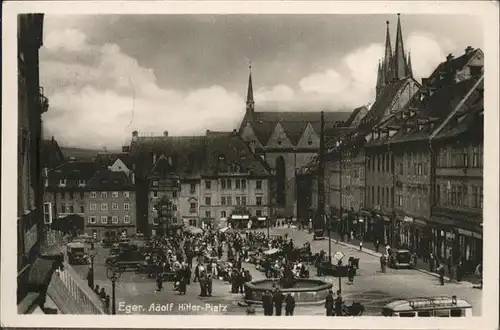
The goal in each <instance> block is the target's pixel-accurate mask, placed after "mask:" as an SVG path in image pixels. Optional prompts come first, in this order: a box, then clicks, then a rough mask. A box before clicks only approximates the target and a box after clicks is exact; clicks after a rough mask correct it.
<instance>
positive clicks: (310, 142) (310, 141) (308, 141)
mask: <svg viewBox="0 0 500 330" xmlns="http://www.w3.org/2000/svg"><path fill="white" fill-rule="evenodd" d="M312 143H313V141H312V139H311V137H309V140H307V144H309V145H311V144H312Z"/></svg>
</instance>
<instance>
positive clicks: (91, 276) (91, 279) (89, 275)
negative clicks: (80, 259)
mask: <svg viewBox="0 0 500 330" xmlns="http://www.w3.org/2000/svg"><path fill="white" fill-rule="evenodd" d="M87 284H88V286H89V288H91V289H92V288H93V287H94V272H93V271H92V269H91V268H89V270H88V272H87Z"/></svg>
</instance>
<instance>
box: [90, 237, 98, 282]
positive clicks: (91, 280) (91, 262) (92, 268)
mask: <svg viewBox="0 0 500 330" xmlns="http://www.w3.org/2000/svg"><path fill="white" fill-rule="evenodd" d="M96 252H97V251H96V250H95V249H94V247H93V246H92V247H91V249H90V250H89V253H88V255H89V258H90V271H89V278H88V284H89V287H90V288H91V289H94V273H95V272H94V258H95V256H96V254H97V253H96Z"/></svg>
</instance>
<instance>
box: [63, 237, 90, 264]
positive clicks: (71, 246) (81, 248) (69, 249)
mask: <svg viewBox="0 0 500 330" xmlns="http://www.w3.org/2000/svg"><path fill="white" fill-rule="evenodd" d="M66 254H67V256H68V261H69V264H70V265H75V264H83V265H86V264H88V257H87V252H86V249H85V245H84V244H83V243H81V242H76V243H75V242H72V243H68V244H66Z"/></svg>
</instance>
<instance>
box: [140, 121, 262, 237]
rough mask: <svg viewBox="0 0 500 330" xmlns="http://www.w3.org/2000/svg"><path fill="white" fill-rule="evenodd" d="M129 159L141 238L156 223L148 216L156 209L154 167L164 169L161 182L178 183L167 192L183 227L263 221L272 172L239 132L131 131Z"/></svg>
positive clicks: (152, 216)
mask: <svg viewBox="0 0 500 330" xmlns="http://www.w3.org/2000/svg"><path fill="white" fill-rule="evenodd" d="M130 155H131V156H132V157H133V159H134V162H135V164H136V173H137V181H136V183H137V189H138V197H137V201H138V202H137V203H138V204H137V206H138V215H139V216H140V218H139V219H140V220H139V226H140V227H141V228H144V232H145V233H146V232H149V230H151V228H150V225H148V223H149V224H151V223H152V221H153V218H154V215H153V214H150V212H149V211H151V210H152V205H153V204H154V201H153V200H152V197H151V196H154V194H155V192H154V190H155V189H152V186H151V178H152V175H156V174H154V173H153V172H155V171H156V170H155V165H156V164H158V166H160V165H159V164H162V165H161V167H162V168H164V171H163V172H164V173H165V175H164V177H165V178H169V180H173V179H174V178H178V180H179V185H178V189H177V190H176V189H173V188H174V187H172V189H170V190H169V189H166V190H165V191H167V190H168V191H169V194H170V195H171V197H170V198H171V200H172V202H173V204H174V205H175V206H174V209H176V210H177V214H178V218H179V220H182V221H181V224H182V223H183V224H185V225H192V226H198V227H203V226H220V225H224V224H225V223H227V222H228V221H229V222H230V221H233V225H239V224H240V222H244V225H245V226H246V223H247V221H248V220H250V219H252V218H253V219H254V220H255V221H259V219H260V220H261V221H263V220H265V219H266V217H267V216H268V215H269V214H270V208H271V203H270V197H269V190H270V186H271V184H270V178H271V172H270V169H269V167H268V166H267V164H266V163H265V162H264V161H263V160H262V159H261V158H260V157H259V156H256V155H255V154H254V153H253V152H252V150H251V149H250V147H249V146H248V145H247V144H246V143H245V141H244V140H243V139H242V138H241V137H240V136H239V135H238V133H237V132H210V131H207V134H206V135H205V136H194V137H179V136H168V133H165V134H164V135H163V136H156V137H150V136H139V134H138V132H133V135H132V141H131V145H130ZM160 160H161V161H160ZM159 161H160V162H159ZM170 195H169V196H170ZM157 196H158V197H157V198H158V199H159V197H160V196H159V195H157ZM175 196H177V197H175ZM154 199H156V197H155V198H154ZM236 220H238V221H236ZM239 220H241V221H239Z"/></svg>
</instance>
